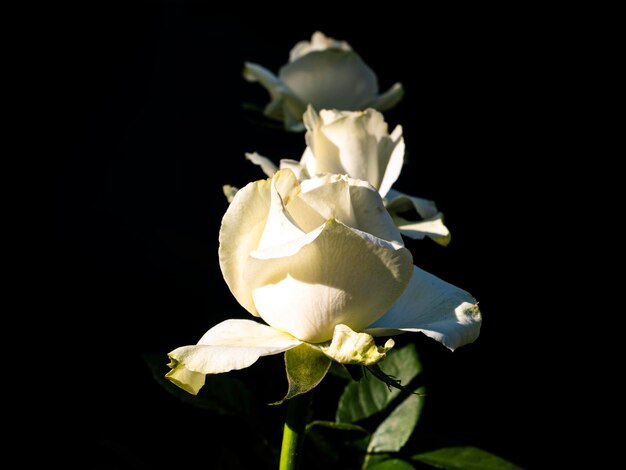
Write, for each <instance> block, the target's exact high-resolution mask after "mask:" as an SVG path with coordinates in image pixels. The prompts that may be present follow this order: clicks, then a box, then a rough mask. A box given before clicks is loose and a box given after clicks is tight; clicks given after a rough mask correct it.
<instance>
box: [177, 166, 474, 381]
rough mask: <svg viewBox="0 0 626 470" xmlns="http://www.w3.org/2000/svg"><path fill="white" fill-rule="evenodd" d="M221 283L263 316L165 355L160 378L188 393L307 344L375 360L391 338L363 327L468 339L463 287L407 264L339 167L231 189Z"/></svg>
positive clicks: (363, 189) (389, 227) (457, 342)
mask: <svg viewBox="0 0 626 470" xmlns="http://www.w3.org/2000/svg"><path fill="white" fill-rule="evenodd" d="M219 260H220V267H221V269H222V273H223V275H224V280H225V281H226V283H227V285H228V287H229V288H230V290H231V292H232V293H233V295H234V296H235V298H236V299H237V300H238V301H239V303H240V304H241V305H242V306H243V307H244V308H245V309H246V310H247V311H248V312H250V313H251V314H252V315H254V316H256V317H260V318H261V319H262V320H264V321H265V322H266V323H267V324H262V323H259V322H256V321H252V320H226V321H224V322H222V323H220V324H218V325H216V326H215V327H213V328H211V329H210V330H209V331H208V332H207V333H206V334H205V335H204V336H203V337H202V338H201V339H200V341H199V342H198V344H196V345H192V346H183V347H180V348H177V349H176V350H174V351H172V352H171V353H170V354H169V356H170V358H171V360H172V362H171V364H170V367H171V368H172V370H171V371H170V372H169V373H168V375H167V377H168V379H170V380H172V381H173V382H174V383H177V384H178V385H179V386H181V387H183V388H185V389H186V390H188V391H190V392H191V393H197V391H198V390H199V389H200V387H201V386H202V385H203V384H204V376H205V375H206V374H215V373H221V372H228V371H230V370H234V369H241V368H244V367H248V366H250V365H251V364H253V363H254V362H255V361H256V360H257V359H258V358H259V357H261V356H266V355H270V354H278V353H281V352H284V351H287V350H289V349H292V348H295V347H297V346H299V345H301V344H303V343H307V344H309V345H311V346H313V347H316V348H318V349H319V350H320V351H322V352H323V353H324V354H326V355H327V356H329V357H331V358H332V359H334V360H336V361H338V362H342V363H361V364H373V363H375V362H377V361H379V360H380V359H382V358H383V357H384V354H385V352H386V351H387V350H388V349H389V348H390V347H392V346H393V341H392V340H389V341H388V342H387V343H386V345H385V347H383V348H380V347H376V346H375V344H374V341H373V338H372V337H371V336H372V335H385V336H387V335H393V334H398V333H401V332H404V331H421V332H423V333H425V334H426V335H428V336H431V337H433V338H435V339H437V340H438V341H441V342H442V343H443V344H444V345H446V346H447V347H449V348H451V349H454V348H456V347H459V346H461V345H463V344H466V343H468V342H471V341H474V339H476V337H477V336H478V333H479V330H480V323H481V319H480V312H479V310H478V307H477V305H476V301H475V299H474V298H473V297H472V296H471V295H470V294H468V293H467V292H465V291H463V290H461V289H458V288H456V287H454V286H451V285H450V284H447V283H445V282H443V281H441V280H440V279H438V278H436V277H434V276H432V275H430V274H428V273H426V272H424V271H422V270H420V269H419V268H417V267H415V266H413V263H412V256H411V253H410V252H409V251H408V250H407V249H406V248H405V247H404V245H403V243H402V237H401V235H400V233H399V231H398V230H397V228H396V227H395V225H394V224H393V222H392V220H391V218H390V216H389V214H388V213H387V211H386V210H385V208H384V206H383V202H382V199H381V198H380V195H379V194H378V192H377V191H376V190H375V189H374V188H373V187H372V186H371V185H369V184H368V183H366V182H364V181H360V180H355V179H352V178H349V177H347V176H345V175H325V176H321V177H315V178H311V179H307V180H305V181H302V182H299V181H298V179H297V178H296V176H295V175H294V173H293V172H292V171H290V170H281V171H278V172H276V174H275V175H274V176H273V177H272V178H271V179H268V180H263V181H257V182H254V183H250V184H248V185H247V186H245V187H244V188H243V189H241V190H240V191H238V192H237V193H236V194H235V195H234V198H233V200H232V202H231V204H230V205H229V207H228V209H227V211H226V213H225V215H224V218H223V220H222V226H221V229H220V247H219Z"/></svg>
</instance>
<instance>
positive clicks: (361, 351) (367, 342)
mask: <svg viewBox="0 0 626 470" xmlns="http://www.w3.org/2000/svg"><path fill="white" fill-rule="evenodd" d="M393 345H394V341H393V340H392V339H388V340H387V342H385V345H384V346H376V344H375V343H374V338H372V336H371V335H368V334H366V333H357V332H355V331H353V330H352V329H350V328H349V327H348V326H346V325H337V326H336V327H335V331H334V333H333V338H332V340H331V341H330V342H329V343H328V344H324V345H318V348H319V349H320V350H321V351H322V352H323V353H324V354H326V355H327V356H328V357H330V358H331V359H333V360H335V361H337V362H339V363H341V364H359V365H363V366H371V365H373V364H376V363H377V362H380V361H381V360H383V359H384V358H385V355H386V354H387V351H389V350H390V349H391V348H392V347H393Z"/></svg>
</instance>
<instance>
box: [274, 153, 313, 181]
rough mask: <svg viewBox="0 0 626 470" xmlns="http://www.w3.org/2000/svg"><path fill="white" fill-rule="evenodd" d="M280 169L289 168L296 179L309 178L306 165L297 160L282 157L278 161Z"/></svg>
mask: <svg viewBox="0 0 626 470" xmlns="http://www.w3.org/2000/svg"><path fill="white" fill-rule="evenodd" d="M280 169H281V170H291V171H292V172H293V174H294V175H296V178H297V179H298V181H302V180H304V179H308V178H310V176H309V172H308V171H307V169H306V166H305V165H303V164H302V163H300V162H299V161H297V160H291V159H289V158H283V159H282V160H281V161H280Z"/></svg>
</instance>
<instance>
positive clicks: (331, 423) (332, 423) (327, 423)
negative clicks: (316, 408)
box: [306, 420, 369, 434]
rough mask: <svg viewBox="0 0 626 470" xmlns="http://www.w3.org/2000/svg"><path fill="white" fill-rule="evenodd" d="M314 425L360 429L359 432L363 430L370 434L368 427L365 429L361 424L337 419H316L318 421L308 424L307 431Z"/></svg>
mask: <svg viewBox="0 0 626 470" xmlns="http://www.w3.org/2000/svg"><path fill="white" fill-rule="evenodd" d="M313 426H320V427H323V428H330V429H339V430H341V431H358V432H362V433H365V434H369V431H368V430H367V429H364V428H362V427H361V426H358V425H356V424H350V423H336V422H335V421H322V420H316V421H311V422H310V423H309V424H307V425H306V429H307V431H308V430H309V429H310V428H312V427H313Z"/></svg>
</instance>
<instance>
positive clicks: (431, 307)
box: [365, 266, 482, 350]
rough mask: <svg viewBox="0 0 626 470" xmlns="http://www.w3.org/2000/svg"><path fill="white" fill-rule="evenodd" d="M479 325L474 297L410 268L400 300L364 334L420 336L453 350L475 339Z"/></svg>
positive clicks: (479, 320)
mask: <svg viewBox="0 0 626 470" xmlns="http://www.w3.org/2000/svg"><path fill="white" fill-rule="evenodd" d="M481 322H482V318H481V314H480V310H479V309H478V304H477V303H476V299H474V297H472V296H471V295H470V294H469V293H468V292H466V291H464V290H462V289H459V288H458V287H455V286H453V285H452V284H449V283H447V282H445V281H442V280H441V279H439V278H438V277H436V276H433V275H432V274H429V273H427V272H426V271H423V270H421V269H419V268H418V267H417V266H414V267H413V276H412V277H411V282H410V283H409V285H408V287H407V288H406V289H405V291H404V293H403V294H402V296H401V297H400V298H399V299H398V300H397V302H396V303H395V304H393V306H392V307H391V308H390V309H389V311H388V312H387V313H386V314H385V315H384V316H383V317H382V318H380V319H379V320H378V321H376V322H375V323H373V324H372V325H370V326H369V327H368V328H367V329H366V330H365V332H366V333H370V334H372V335H374V336H381V335H391V334H398V333H402V332H406V331H412V332H422V333H424V334H425V335H427V336H430V337H431V338H433V339H436V340H437V341H439V342H441V343H443V345H444V346H446V347H448V348H449V349H452V350H454V349H456V348H458V347H460V346H463V345H464V344H468V343H471V342H473V341H474V340H476V338H478V334H479V333H480V326H481Z"/></svg>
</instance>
